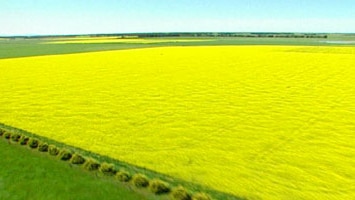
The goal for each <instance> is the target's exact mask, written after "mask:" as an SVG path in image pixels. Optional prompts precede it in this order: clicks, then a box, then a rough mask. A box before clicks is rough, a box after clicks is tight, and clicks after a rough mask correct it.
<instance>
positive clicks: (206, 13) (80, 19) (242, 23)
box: [0, 0, 355, 35]
mask: <svg viewBox="0 0 355 200" xmlns="http://www.w3.org/2000/svg"><path fill="white" fill-rule="evenodd" d="M132 32H352V33H354V32H355V0H0V35H36V34H39V35H43V34H45V35H47V34H55V35H56V34H89V33H132Z"/></svg>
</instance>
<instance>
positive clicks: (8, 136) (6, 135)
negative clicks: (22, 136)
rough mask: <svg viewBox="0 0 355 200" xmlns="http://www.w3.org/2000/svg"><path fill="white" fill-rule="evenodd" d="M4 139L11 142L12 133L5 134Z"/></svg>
mask: <svg viewBox="0 0 355 200" xmlns="http://www.w3.org/2000/svg"><path fill="white" fill-rule="evenodd" d="M4 138H5V139H8V140H9V139H10V138H11V133H10V132H7V131H6V132H5V133H4Z"/></svg>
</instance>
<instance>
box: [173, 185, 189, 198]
mask: <svg viewBox="0 0 355 200" xmlns="http://www.w3.org/2000/svg"><path fill="white" fill-rule="evenodd" d="M171 196H172V198H173V199H176V200H190V199H191V195H190V194H189V193H188V192H187V190H186V189H185V188H184V187H182V186H178V187H176V188H174V189H173V190H172V191H171Z"/></svg>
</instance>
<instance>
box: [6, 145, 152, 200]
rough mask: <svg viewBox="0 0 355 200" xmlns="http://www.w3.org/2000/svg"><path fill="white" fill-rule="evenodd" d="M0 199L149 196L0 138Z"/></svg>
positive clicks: (145, 197)
mask: <svg viewBox="0 0 355 200" xmlns="http://www.w3.org/2000/svg"><path fill="white" fill-rule="evenodd" d="M0 157H1V160H0V166H1V167H0V199H6V200H25V199H26V200H30V199H33V200H34V199H38V200H44V199H58V200H59V199H78V200H79V199H82V200H84V199H93V200H94V199H112V200H114V199H127V200H129V199H132V200H137V199H153V198H152V197H149V196H145V195H144V194H139V193H137V192H134V191H132V190H130V189H129V188H128V187H127V188H126V187H124V186H123V185H121V184H119V183H118V182H114V181H112V180H110V179H105V178H99V177H96V176H94V174H92V173H88V172H85V171H83V170H81V169H79V168H77V167H73V166H70V165H68V164H67V163H64V162H60V161H58V160H57V159H53V158H50V157H49V156H48V155H44V153H40V152H38V151H33V150H30V149H28V148H25V147H21V146H19V145H15V144H8V141H5V139H3V138H0Z"/></svg>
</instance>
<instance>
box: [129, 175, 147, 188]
mask: <svg viewBox="0 0 355 200" xmlns="http://www.w3.org/2000/svg"><path fill="white" fill-rule="evenodd" d="M132 181H133V184H134V185H135V186H136V187H147V186H148V185H149V180H148V178H147V177H146V176H145V175H143V174H135V175H134V176H133V178H132Z"/></svg>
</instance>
